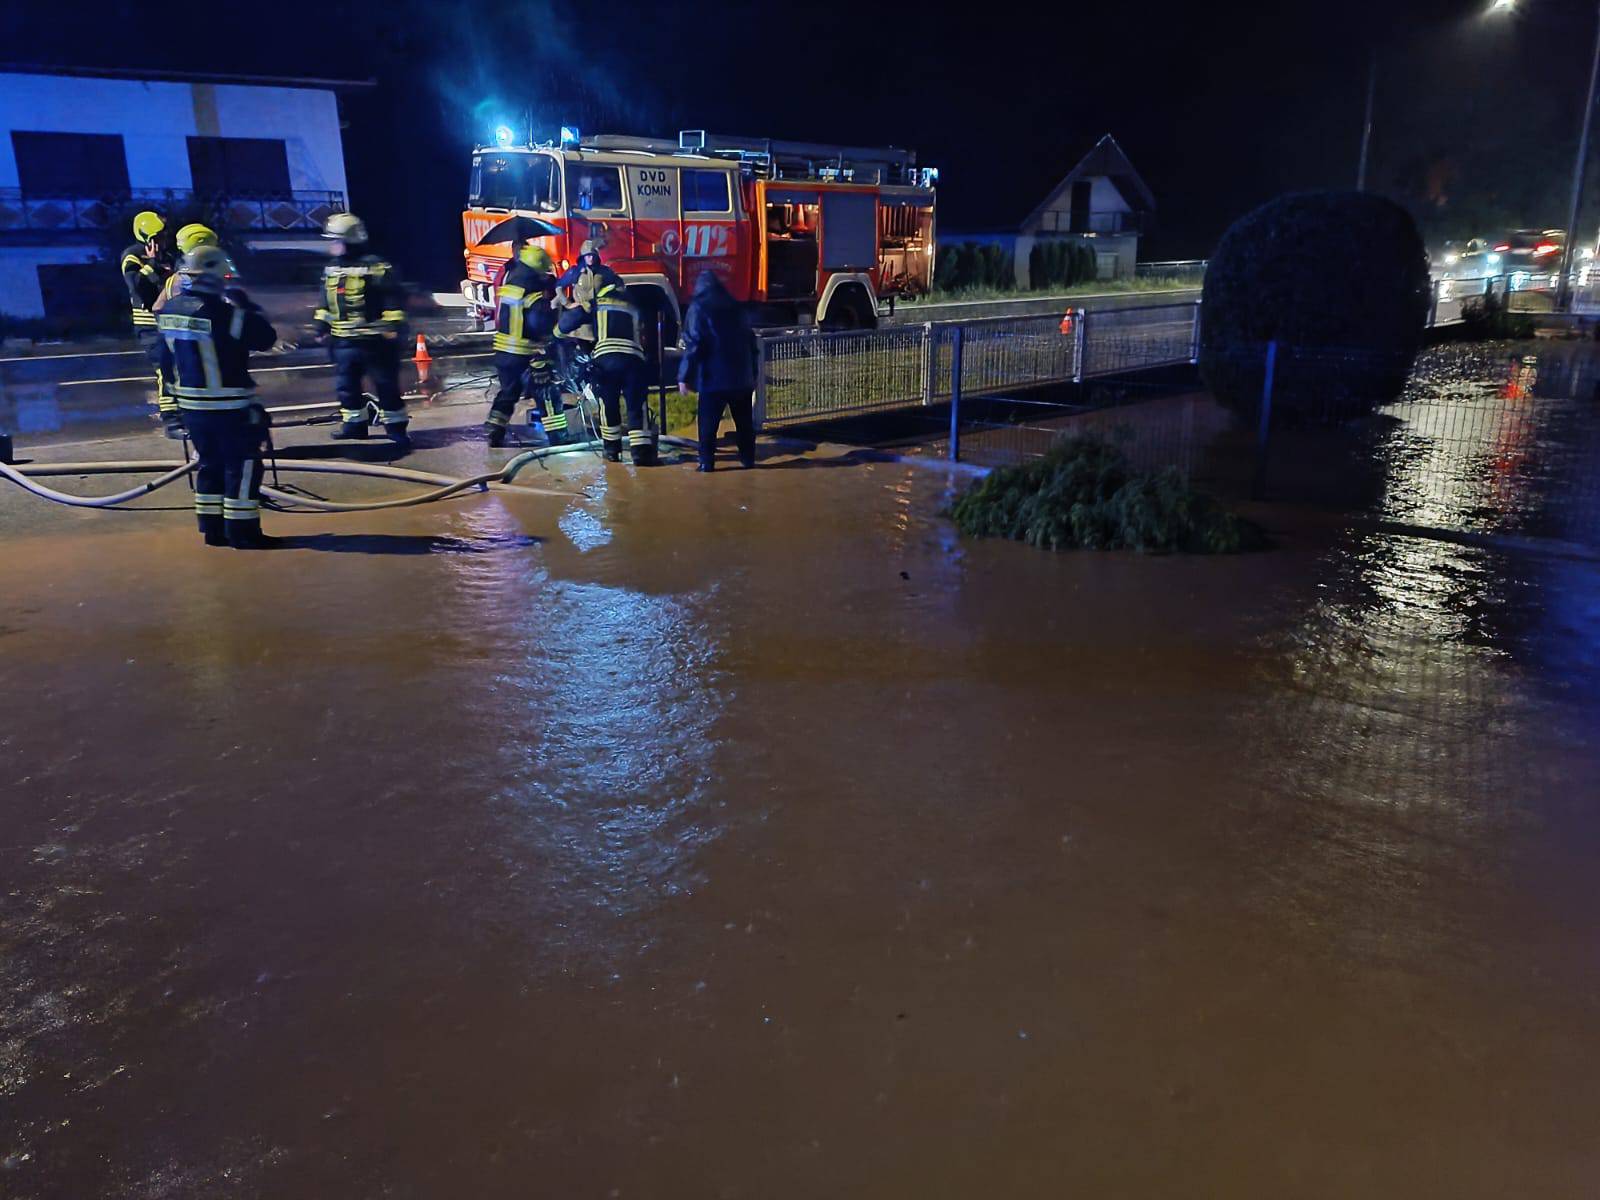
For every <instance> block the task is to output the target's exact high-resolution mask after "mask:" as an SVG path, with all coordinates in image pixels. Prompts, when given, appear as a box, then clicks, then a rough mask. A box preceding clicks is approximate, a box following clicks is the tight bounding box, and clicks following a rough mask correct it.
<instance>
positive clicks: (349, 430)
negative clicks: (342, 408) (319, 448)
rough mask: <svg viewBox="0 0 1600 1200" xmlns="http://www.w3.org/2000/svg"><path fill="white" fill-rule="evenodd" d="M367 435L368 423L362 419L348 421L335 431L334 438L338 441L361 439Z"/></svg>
mask: <svg viewBox="0 0 1600 1200" xmlns="http://www.w3.org/2000/svg"><path fill="white" fill-rule="evenodd" d="M366 436H367V423H366V421H365V420H362V421H346V422H345V423H344V424H342V425H340V426H339V428H337V429H335V430H334V431H333V440H334V441H336V442H350V441H361V440H362V439H363V438H365V437H366Z"/></svg>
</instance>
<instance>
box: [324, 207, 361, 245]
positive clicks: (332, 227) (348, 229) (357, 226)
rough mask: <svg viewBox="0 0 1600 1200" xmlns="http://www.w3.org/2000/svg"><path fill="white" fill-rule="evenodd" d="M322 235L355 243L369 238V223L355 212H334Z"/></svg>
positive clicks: (339, 240)
mask: <svg viewBox="0 0 1600 1200" xmlns="http://www.w3.org/2000/svg"><path fill="white" fill-rule="evenodd" d="M322 236H323V237H325V238H330V239H332V240H334V241H338V242H349V243H350V244H351V245H355V244H357V243H359V242H364V241H366V240H367V223H366V222H365V221H363V220H362V219H361V218H360V217H358V216H356V215H355V213H347V212H340V213H334V214H333V216H331V217H329V218H328V222H327V224H326V225H324V226H323V227H322Z"/></svg>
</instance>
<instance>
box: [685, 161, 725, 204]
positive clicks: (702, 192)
mask: <svg viewBox="0 0 1600 1200" xmlns="http://www.w3.org/2000/svg"><path fill="white" fill-rule="evenodd" d="M683 211H684V212H686V213H726V212H732V211H733V206H732V205H731V204H730V203H729V202H728V173H727V172H726V171H687V170H686V171H684V172H683Z"/></svg>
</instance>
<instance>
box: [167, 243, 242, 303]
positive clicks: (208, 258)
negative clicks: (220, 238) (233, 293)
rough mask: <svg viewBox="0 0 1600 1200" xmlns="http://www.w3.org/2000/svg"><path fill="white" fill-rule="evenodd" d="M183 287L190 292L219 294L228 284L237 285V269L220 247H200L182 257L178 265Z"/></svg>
mask: <svg viewBox="0 0 1600 1200" xmlns="http://www.w3.org/2000/svg"><path fill="white" fill-rule="evenodd" d="M178 273H179V274H180V275H182V276H183V279H184V287H185V288H186V289H187V290H188V291H191V292H210V293H220V292H221V291H222V289H223V288H225V287H226V286H227V285H228V284H230V283H237V282H238V279H239V268H238V267H236V266H234V265H233V259H232V258H230V257H229V256H228V252H227V251H226V250H224V249H223V248H222V247H221V246H201V247H200V248H199V249H198V250H191V251H190V252H189V253H188V254H185V255H184V256H183V261H182V262H180V263H179V264H178Z"/></svg>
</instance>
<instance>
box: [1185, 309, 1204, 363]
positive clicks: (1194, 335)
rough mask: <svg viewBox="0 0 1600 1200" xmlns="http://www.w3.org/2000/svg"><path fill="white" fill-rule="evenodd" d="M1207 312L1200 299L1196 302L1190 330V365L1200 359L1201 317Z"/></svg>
mask: <svg viewBox="0 0 1600 1200" xmlns="http://www.w3.org/2000/svg"><path fill="white" fill-rule="evenodd" d="M1204 312H1205V307H1204V305H1203V304H1201V302H1200V301H1199V300H1196V301H1195V302H1194V324H1193V326H1192V327H1191V329H1190V332H1189V365H1190V366H1194V365H1195V364H1196V363H1198V362H1199V361H1200V319H1201V316H1202V315H1203V314H1204Z"/></svg>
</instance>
